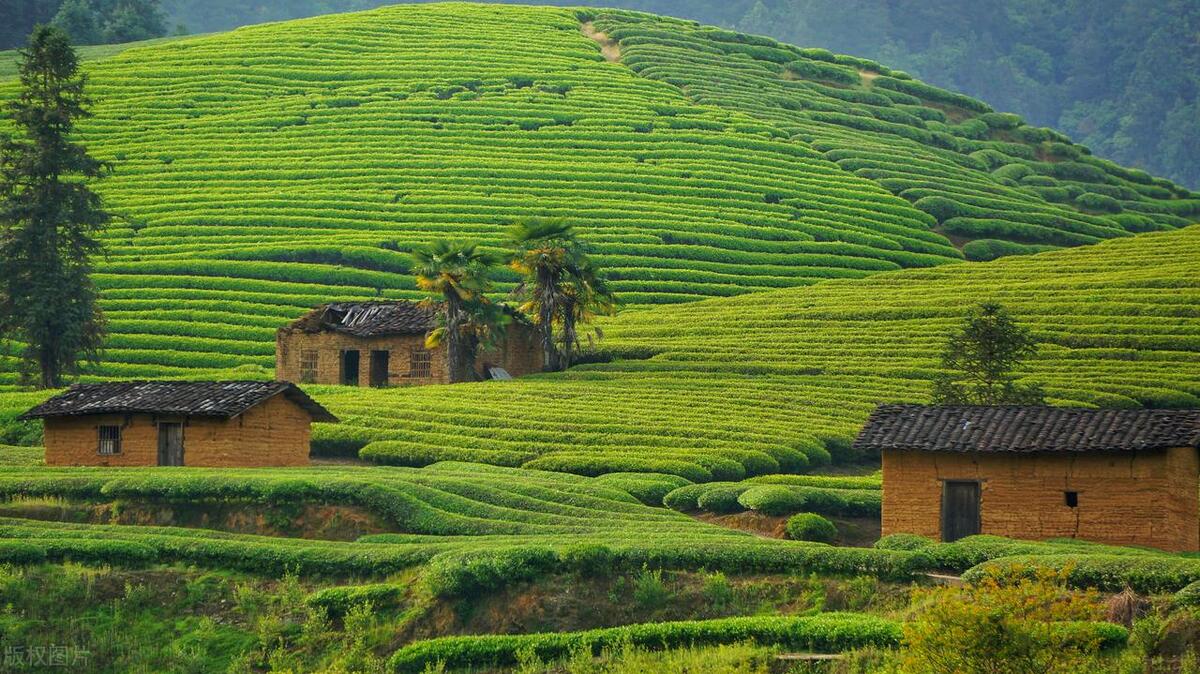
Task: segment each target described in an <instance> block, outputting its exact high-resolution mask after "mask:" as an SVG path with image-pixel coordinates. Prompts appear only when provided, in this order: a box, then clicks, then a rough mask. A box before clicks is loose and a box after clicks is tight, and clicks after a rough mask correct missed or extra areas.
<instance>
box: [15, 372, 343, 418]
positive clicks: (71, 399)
mask: <svg viewBox="0 0 1200 674" xmlns="http://www.w3.org/2000/svg"><path fill="white" fill-rule="evenodd" d="M280 393H282V394H284V395H285V396H287V397H288V399H289V400H291V401H292V402H294V403H296V404H297V405H299V406H300V407H302V408H304V409H305V410H306V411H307V412H308V413H309V415H311V416H312V418H313V421H325V422H336V421H337V417H335V416H333V415H332V414H330V413H329V411H328V410H326V409H325V408H324V407H322V406H321V405H320V404H319V403H317V401H315V400H313V399H312V398H310V397H308V394H306V393H305V392H304V391H302V390H300V388H299V387H297V386H296V385H295V384H292V383H290V382H277V381H271V382H264V381H128V382H113V383H109V384H76V385H75V386H72V387H71V388H69V389H67V390H66V391H64V392H62V393H60V394H59V395H56V396H54V397H53V398H51V399H49V400H47V401H46V402H44V403H42V404H41V405H38V406H37V407H34V408H33V409H31V410H29V411H28V412H26V413H25V414H23V415H21V418H22V419H41V418H45V417H65V416H79V415H85V414H161V415H179V416H203V417H222V418H226V419H227V418H230V417H235V416H237V415H239V414H241V413H242V412H245V411H246V410H248V409H250V408H251V407H254V406H255V405H258V404H259V403H262V402H265V401H267V400H268V399H270V398H273V397H274V396H276V395H278V394H280Z"/></svg>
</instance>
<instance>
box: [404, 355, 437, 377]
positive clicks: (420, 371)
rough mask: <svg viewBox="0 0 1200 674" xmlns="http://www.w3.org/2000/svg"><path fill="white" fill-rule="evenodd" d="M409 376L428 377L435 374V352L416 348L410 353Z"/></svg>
mask: <svg viewBox="0 0 1200 674" xmlns="http://www.w3.org/2000/svg"><path fill="white" fill-rule="evenodd" d="M408 376H409V377H411V378H413V379H428V378H430V377H432V376H433V352H432V351H430V350H429V349H422V348H416V349H413V350H412V351H411V352H410V353H409V354H408Z"/></svg>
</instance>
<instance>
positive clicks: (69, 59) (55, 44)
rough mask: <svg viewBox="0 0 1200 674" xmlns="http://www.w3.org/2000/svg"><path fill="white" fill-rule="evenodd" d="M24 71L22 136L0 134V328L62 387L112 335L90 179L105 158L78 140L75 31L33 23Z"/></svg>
mask: <svg viewBox="0 0 1200 674" xmlns="http://www.w3.org/2000/svg"><path fill="white" fill-rule="evenodd" d="M20 74H21V93H20V96H19V97H18V98H17V99H16V100H15V101H13V102H11V103H9V104H8V106H7V108H8V110H7V111H8V112H9V114H10V115H11V116H12V120H13V123H14V126H15V127H16V129H17V131H18V134H17V135H16V136H15V137H12V136H4V137H0V334H3V335H4V336H7V337H10V338H13V339H15V340H16V341H17V342H19V343H20V344H23V345H24V346H23V351H22V356H23V358H24V361H25V364H26V366H27V369H28V370H31V371H32V370H36V371H38V373H39V379H38V381H39V383H40V385H41V386H43V387H57V386H61V385H62V383H63V378H64V376H65V375H69V374H74V373H76V372H78V370H79V365H80V361H81V360H95V359H96V357H97V354H98V352H99V350H100V347H101V340H102V337H103V333H104V323H103V318H102V316H101V314H100V309H99V306H98V304H97V293H96V289H95V288H94V286H93V285H92V282H91V278H90V274H91V270H92V264H91V256H92V255H94V254H96V253H98V252H99V251H100V244H99V242H98V241H97V240H96V238H95V237H96V234H97V233H98V232H99V230H100V229H101V228H102V227H103V226H104V225H105V224H106V223H107V222H108V221H109V216H108V214H107V213H106V212H105V211H104V209H103V208H102V205H101V203H100V197H99V196H98V195H97V194H96V193H95V192H93V191H92V190H91V189H90V188H89V187H88V182H89V181H91V180H94V179H96V178H99V177H101V176H102V175H103V173H104V165H102V164H101V163H100V162H99V161H97V160H95V159H93V158H92V157H91V156H90V155H88V153H87V150H86V149H84V147H83V146H81V145H78V144H75V143H72V142H71V141H70V134H71V131H72V130H73V128H74V126H75V122H76V120H78V119H80V118H82V117H86V116H87V115H88V105H89V104H90V101H89V100H88V98H87V96H86V95H85V94H84V78H83V77H81V76H80V75H79V62H78V59H77V58H76V56H75V52H74V50H73V49H71V45H70V43H69V42H68V40H67V36H66V35H65V34H63V33H62V32H61V31H59V30H58V29H56V28H50V27H45V26H42V27H40V28H38V29H37V30H36V31H34V33H33V36H32V37H31V38H30V41H29V47H28V48H27V49H25V50H24V51H22V53H21V66H20Z"/></svg>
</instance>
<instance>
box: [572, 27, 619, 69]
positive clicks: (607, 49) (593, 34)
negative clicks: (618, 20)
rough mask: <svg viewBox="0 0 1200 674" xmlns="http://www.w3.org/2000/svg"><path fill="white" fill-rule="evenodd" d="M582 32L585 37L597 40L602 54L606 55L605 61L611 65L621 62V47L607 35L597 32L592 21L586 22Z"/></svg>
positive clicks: (581, 28)
mask: <svg viewBox="0 0 1200 674" xmlns="http://www.w3.org/2000/svg"><path fill="white" fill-rule="evenodd" d="M580 30H581V31H582V32H583V34H584V35H586V36H588V37H590V38H591V39H593V40H595V41H596V43H597V44H599V45H600V53H601V54H603V55H604V58H605V60H607V61H609V62H610V63H616V62H617V61H620V60H621V45H619V44H617V41H616V40H610V39H609V37H608V36H607V35H605V34H604V33H601V32H600V31H598V30H596V26H594V25H592V22H591V21H588V22H585V23H584V24H583V25H582V26H580Z"/></svg>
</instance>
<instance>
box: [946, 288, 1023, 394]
mask: <svg viewBox="0 0 1200 674" xmlns="http://www.w3.org/2000/svg"><path fill="white" fill-rule="evenodd" d="M1036 353H1037V341H1036V340H1034V338H1033V334H1032V333H1030V331H1029V330H1028V329H1027V328H1024V327H1022V326H1020V325H1018V324H1017V322H1016V321H1015V320H1013V318H1012V316H1011V315H1009V313H1008V311H1006V310H1005V309H1004V307H1002V306H1000V305H999V304H996V303H991V302H989V303H984V304H981V305H979V306H978V307H975V308H973V309H971V310H970V311H969V312H968V313H967V318H966V320H965V321H964V322H963V325H962V327H961V328H960V329H959V330H957V331H955V332H954V333H953V334H951V335H950V338H949V340H948V342H947V344H946V349H945V351H944V352H943V353H942V367H943V369H944V370H946V372H944V373H943V374H942V375H941V376H939V377H938V378H937V379H936V380H935V381H934V386H933V400H934V403H935V404H939V405H1040V404H1043V403H1044V402H1045V394H1044V392H1043V391H1042V388H1041V386H1039V385H1028V384H1020V383H1018V382H1017V380H1016V376H1015V375H1014V374H1013V371H1014V370H1015V369H1016V368H1017V367H1019V366H1020V365H1021V363H1022V362H1023V361H1024V360H1025V359H1026V358H1029V357H1031V356H1033V355H1034V354H1036Z"/></svg>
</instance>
